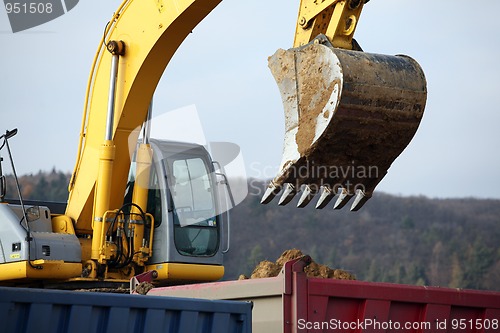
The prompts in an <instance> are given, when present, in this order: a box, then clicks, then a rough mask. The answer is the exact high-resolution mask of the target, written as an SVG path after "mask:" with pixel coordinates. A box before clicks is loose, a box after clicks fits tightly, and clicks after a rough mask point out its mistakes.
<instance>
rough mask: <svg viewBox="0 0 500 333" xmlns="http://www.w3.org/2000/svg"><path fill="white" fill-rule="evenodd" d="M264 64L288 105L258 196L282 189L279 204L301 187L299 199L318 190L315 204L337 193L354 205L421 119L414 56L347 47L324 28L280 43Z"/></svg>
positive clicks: (419, 74)
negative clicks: (284, 46) (274, 164)
mask: <svg viewBox="0 0 500 333" xmlns="http://www.w3.org/2000/svg"><path fill="white" fill-rule="evenodd" d="M269 67H270V69H271V71H272V73H273V76H274V78H275V80H276V82H277V84H278V86H279V89H280V92H281V97H282V100H283V105H284V109H285V139H284V148H283V158H282V161H281V165H280V170H279V172H278V175H277V176H276V177H275V178H274V179H273V180H272V181H271V182H270V184H269V185H268V187H267V189H266V192H265V194H264V196H263V198H262V200H261V202H262V203H264V204H265V203H269V202H270V201H271V200H272V199H273V198H274V197H275V196H276V195H278V194H279V193H280V192H282V195H281V198H280V199H279V204H280V205H285V204H287V203H288V202H290V201H291V200H292V199H293V198H294V196H295V195H296V194H297V193H299V192H302V194H301V196H300V198H299V200H298V203H297V206H298V207H305V206H306V205H307V204H308V203H309V202H310V201H311V200H312V199H313V198H314V197H315V196H316V195H317V197H318V201H317V203H316V208H323V207H325V206H326V205H327V204H328V203H329V202H330V201H331V200H332V198H334V197H335V195H337V200H336V202H335V204H334V208H336V209H340V208H342V207H343V206H345V205H346V204H347V203H348V201H349V200H350V199H351V198H352V197H355V199H354V202H353V203H352V206H351V210H354V211H355V210H358V209H360V208H361V207H362V206H363V204H364V203H365V202H366V201H367V200H368V199H369V198H370V197H371V195H372V193H373V191H374V189H375V187H376V186H377V184H378V183H379V182H380V181H381V180H382V178H383V177H384V176H385V174H386V173H387V170H388V169H389V167H390V166H391V164H392V162H393V161H394V160H395V159H396V158H397V157H398V156H399V154H401V152H402V151H403V150H404V149H405V147H406V146H407V145H408V144H409V143H410V141H411V139H412V138H413V136H414V134H415V132H416V131H417V128H418V126H419V124H420V120H421V119H422V115H423V112H424V107H425V102H426V97H427V88H426V81H425V76H424V73H423V71H422V69H421V68H420V66H419V65H418V63H417V62H416V61H415V60H413V59H412V58H410V57H407V56H388V55H379V54H370V53H365V52H362V51H350V50H344V49H338V48H334V47H332V46H331V44H330V43H329V41H328V39H327V38H326V37H325V36H322V35H320V36H318V37H317V38H316V39H315V40H313V42H311V43H309V44H307V45H305V46H302V47H299V48H294V49H289V50H286V51H285V50H281V49H280V50H278V51H277V52H276V53H275V54H274V55H273V56H271V57H270V58H269Z"/></svg>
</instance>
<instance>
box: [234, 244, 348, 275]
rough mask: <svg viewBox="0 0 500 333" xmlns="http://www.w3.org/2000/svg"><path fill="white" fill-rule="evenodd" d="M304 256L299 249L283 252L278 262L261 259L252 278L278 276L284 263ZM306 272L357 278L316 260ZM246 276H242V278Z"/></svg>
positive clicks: (308, 273)
mask: <svg viewBox="0 0 500 333" xmlns="http://www.w3.org/2000/svg"><path fill="white" fill-rule="evenodd" d="M302 256H304V254H303V253H302V251H300V250H297V249H292V250H286V251H285V252H283V254H282V255H281V256H280V257H279V258H278V259H277V260H276V262H271V261H269V260H264V261H261V262H260V263H259V264H258V265H257V266H256V267H255V269H254V270H253V272H252V275H251V276H250V278H251V279H259V278H266V277H274V276H277V275H278V274H279V273H280V271H281V269H282V268H283V265H284V264H285V263H286V262H287V261H290V260H293V259H297V258H300V257H302ZM304 271H305V273H306V274H307V276H309V277H320V278H325V279H338V280H355V279H356V277H355V276H354V275H353V274H351V273H349V272H346V271H344V270H342V269H332V268H330V267H328V266H326V265H321V264H318V263H316V262H315V261H314V260H313V261H312V262H311V263H310V264H309V266H307V267H306V268H305V270H304ZM242 278H244V277H243V276H240V279H242Z"/></svg>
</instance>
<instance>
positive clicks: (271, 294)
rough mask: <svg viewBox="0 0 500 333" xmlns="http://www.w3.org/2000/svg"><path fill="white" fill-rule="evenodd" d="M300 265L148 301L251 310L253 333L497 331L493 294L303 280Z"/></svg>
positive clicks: (498, 302) (499, 305)
mask: <svg viewBox="0 0 500 333" xmlns="http://www.w3.org/2000/svg"><path fill="white" fill-rule="evenodd" d="M305 264H306V263H304V261H303V260H299V261H291V262H288V263H287V264H285V267H284V269H283V271H282V273H281V274H280V275H278V276H277V277H274V278H263V279H251V280H240V281H227V282H216V283H206V284H195V285H186V286H176V287H165V288H155V289H153V290H151V291H150V292H149V293H148V295H162V296H165V295H169V296H182V297H195V298H208V299H228V300H245V301H252V302H253V303H254V308H253V332H259V333H265V332H334V331H338V332H372V331H375V332H392V331H402V332H499V331H500V326H499V325H500V323H499V321H500V293H498V292H488V291H476V290H463V289H450V288H439V287H424V286H410V285H400V284H390V283H373V282H362V281H350V280H333V279H320V278H309V277H307V276H306V275H305V273H304V272H303V268H304V266H305Z"/></svg>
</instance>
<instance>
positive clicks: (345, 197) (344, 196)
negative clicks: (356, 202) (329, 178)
mask: <svg viewBox="0 0 500 333" xmlns="http://www.w3.org/2000/svg"><path fill="white" fill-rule="evenodd" d="M338 194H339V197H338V198H337V201H336V202H335V205H333V209H342V208H343V207H344V206H345V205H347V203H348V202H349V200H351V198H352V197H353V195H352V194H350V193H349V192H348V191H347V190H346V189H345V188H339V193H338Z"/></svg>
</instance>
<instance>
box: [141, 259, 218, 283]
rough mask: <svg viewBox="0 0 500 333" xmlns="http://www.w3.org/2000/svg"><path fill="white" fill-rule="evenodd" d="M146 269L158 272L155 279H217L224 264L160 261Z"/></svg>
mask: <svg viewBox="0 0 500 333" xmlns="http://www.w3.org/2000/svg"><path fill="white" fill-rule="evenodd" d="M146 270H147V271H152V270H155V271H157V272H158V278H157V280H160V281H161V280H171V281H217V280H219V279H221V278H222V277H223V276H224V266H216V265H197V264H179V263H162V264H155V265H148V266H147V267H146Z"/></svg>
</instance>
